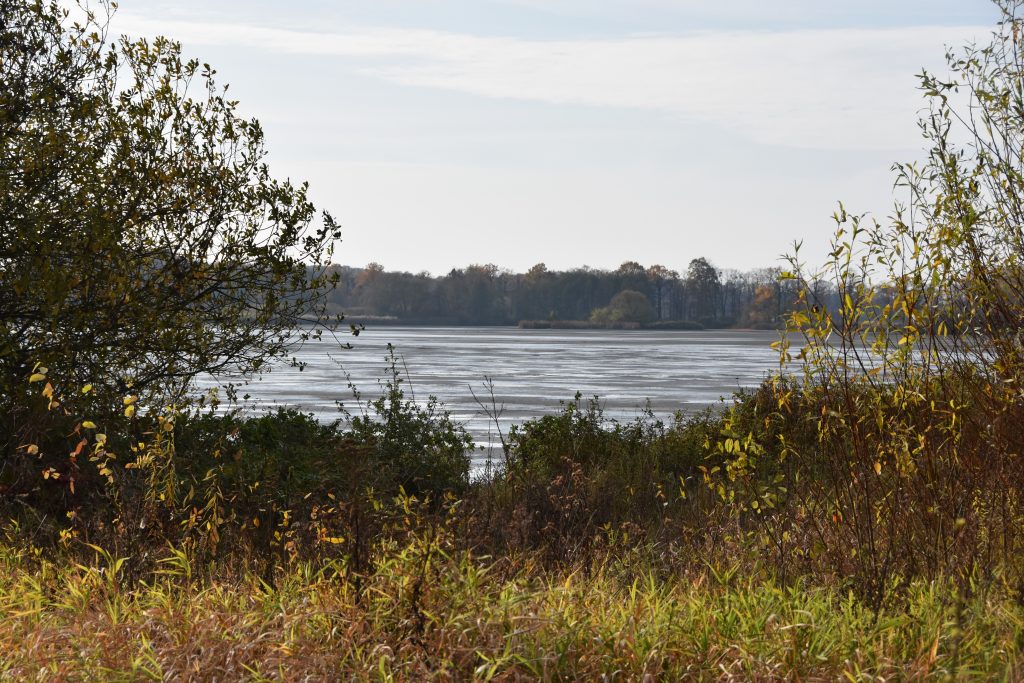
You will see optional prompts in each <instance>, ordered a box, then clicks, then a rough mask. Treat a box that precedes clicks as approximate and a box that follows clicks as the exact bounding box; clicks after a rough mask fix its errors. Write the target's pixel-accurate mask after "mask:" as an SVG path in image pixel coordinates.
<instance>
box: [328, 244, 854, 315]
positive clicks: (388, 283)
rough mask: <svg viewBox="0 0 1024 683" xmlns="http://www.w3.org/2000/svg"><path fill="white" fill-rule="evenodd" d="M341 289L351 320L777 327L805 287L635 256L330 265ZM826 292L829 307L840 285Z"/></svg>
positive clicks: (775, 274) (771, 275)
mask: <svg viewBox="0 0 1024 683" xmlns="http://www.w3.org/2000/svg"><path fill="white" fill-rule="evenodd" d="M331 270H332V271H333V272H332V273H331V275H332V276H337V281H338V284H337V287H336V289H335V290H334V291H333V292H331V294H330V295H329V306H330V307H331V308H332V309H333V310H334V311H335V312H338V313H341V312H343V313H345V314H346V315H347V316H348V317H349V318H352V319H359V318H378V317H386V318H394V319H397V320H400V321H407V322H420V323H444V324H463V325H467V324H472V325H514V324H517V323H519V322H520V321H523V320H562V321H564V320H585V321H594V322H599V323H600V322H617V321H627V320H628V321H631V322H639V323H642V324H651V323H667V322H669V321H690V322H693V323H697V324H699V325H702V326H704V327H757V328H772V327H776V326H777V325H778V324H779V321H780V320H781V317H782V316H783V315H784V314H786V313H787V312H789V311H790V310H792V309H793V307H794V305H795V302H796V296H797V287H796V285H795V283H793V282H792V281H790V280H786V279H784V278H781V277H780V275H782V273H781V271H780V269H778V268H759V269H755V270H750V271H738V270H722V269H719V268H716V267H715V266H713V265H712V264H711V263H710V262H708V260H707V259H704V258H696V259H693V260H692V261H690V263H689V266H688V267H687V268H686V270H685V271H683V272H679V271H676V270H672V269H670V268H668V267H666V266H663V265H652V266H649V267H644V266H642V265H641V264H639V263H637V262H635V261H627V262H625V263H623V264H622V265H621V266H619V267H618V268H617V269H615V270H599V269H594V268H588V267H586V266H584V267H582V268H574V269H572V270H565V271H553V270H548V268H547V266H545V265H544V264H543V263H538V264H537V265H535V266H533V267H532V268H530V269H529V270H528V271H527V272H525V273H514V272H511V271H508V270H502V269H500V268H498V267H497V266H495V265H493V264H487V265H470V266H467V267H466V268H459V269H453V270H451V271H450V272H449V273H447V274H445V275H440V276H434V275H431V274H430V273H427V272H420V273H409V272H401V271H388V270H385V269H384V267H383V266H382V265H380V264H379V263H370V264H369V265H367V266H366V267H364V268H354V267H349V266H331ZM822 287H823V289H822V290H821V291H820V292H818V294H819V298H820V300H822V301H824V302H826V305H828V306H829V307H830V308H831V307H832V306H834V305H835V304H836V301H837V300H836V299H835V296H834V292H833V291H832V290H829V289H828V288H826V286H825V284H824V283H822Z"/></svg>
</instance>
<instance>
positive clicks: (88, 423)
mask: <svg viewBox="0 0 1024 683" xmlns="http://www.w3.org/2000/svg"><path fill="white" fill-rule="evenodd" d="M82 426H83V427H85V428H86V429H96V423H95V422H93V421H92V420H86V421H85V422H83V423H82Z"/></svg>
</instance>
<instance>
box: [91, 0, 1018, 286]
mask: <svg viewBox="0 0 1024 683" xmlns="http://www.w3.org/2000/svg"><path fill="white" fill-rule="evenodd" d="M997 19H998V12H997V10H996V7H995V5H994V4H992V3H991V2H990V1H989V0H857V1H856V2H834V1H832V0H772V1H771V2H768V1H766V0H757V1H755V0H729V1H728V2H723V1H722V0H341V1H335V2H328V1H327V0H309V1H306V2H303V1H302V0H293V1H292V2H287V3H283V2H279V1H274V2H272V1H270V0H248V1H246V2H241V1H238V0H228V1H221V2H209V1H208V0H207V1H203V2H200V1H199V0H174V1H173V2H167V1H164V0H121V2H120V3H119V9H118V11H117V14H116V15H115V17H114V19H113V21H112V25H111V28H112V30H113V31H114V32H115V33H127V34H129V35H132V36H137V37H141V36H147V37H152V36H155V35H158V34H162V35H166V36H169V37H171V38H174V39H176V40H179V41H181V43H182V45H183V48H184V51H185V53H186V54H187V55H189V56H194V57H197V58H199V59H200V60H201V61H204V62H208V63H210V64H211V65H212V66H213V67H214V68H215V69H217V72H218V74H217V78H218V80H219V82H221V83H229V84H230V90H229V93H230V94H231V96H232V97H233V98H235V99H238V100H239V101H240V105H239V109H240V112H241V113H242V114H243V115H245V116H247V117H256V118H258V119H259V120H260V121H261V123H262V125H263V128H264V131H265V134H266V141H267V148H268V152H269V154H268V157H267V160H268V162H269V164H270V166H271V170H272V172H273V174H274V175H275V176H277V177H281V178H284V177H288V178H291V179H292V180H295V181H301V180H307V181H309V183H310V195H311V197H312V198H313V200H314V201H315V202H316V203H317V205H318V206H320V207H322V208H324V209H327V210H328V211H330V212H331V213H332V215H334V217H335V218H336V219H337V220H338V221H339V222H340V223H341V225H342V227H343V241H342V243H341V244H340V245H339V246H338V249H337V252H336V255H335V261H336V262H338V263H343V264H347V265H354V266H362V265H365V264H366V263H369V262H371V261H375V262H378V263H381V264H383V265H384V267H385V268H387V269H388V270H407V271H412V272H419V271H423V270H426V271H429V272H432V273H434V274H443V273H446V272H448V271H449V270H450V269H452V268H455V267H465V266H466V265H469V264H474V263H481V264H482V263H494V264H496V265H498V266H499V267H502V268H508V269H511V270H515V271H525V270H527V269H528V268H530V267H531V266H532V265H534V264H536V263H538V262H544V263H546V265H547V266H548V268H549V269H553V270H555V269H558V270H561V269H568V268H576V267H580V266H584V265H586V266H589V267H592V268H615V267H617V266H618V265H619V264H620V263H622V262H624V261H627V260H632V261H638V262H640V263H641V264H643V265H645V266H647V265H652V264H662V265H665V266H667V267H669V268H673V269H676V270H680V271H683V270H685V268H686V266H687V264H688V263H689V262H690V260H691V259H694V258H697V257H705V258H707V259H708V260H710V261H711V262H712V263H714V264H715V265H717V266H718V267H720V268H739V269H749V268H755V267H764V266H775V265H779V263H780V262H779V257H780V256H781V255H782V254H783V253H786V252H788V251H790V250H791V248H792V245H793V243H794V242H796V241H801V242H802V243H803V247H802V250H801V254H802V256H803V257H804V260H806V261H807V262H808V263H810V264H812V265H813V264H815V263H818V262H820V261H821V260H822V259H823V258H824V254H825V253H826V251H827V245H828V241H829V237H830V235H831V233H832V229H833V222H832V219H831V216H832V214H833V212H834V211H835V210H836V208H837V203H838V202H839V201H842V202H843V203H844V205H845V206H846V207H847V208H848V209H849V210H851V211H852V212H855V213H862V212H869V213H872V214H873V215H875V216H876V217H877V218H879V219H880V220H884V219H885V218H886V217H887V216H889V215H890V214H891V212H892V206H893V201H894V198H895V199H898V198H899V197H898V196H896V197H894V194H893V187H892V186H893V180H894V176H893V173H892V171H891V166H892V164H893V163H895V162H901V161H912V160H914V159H918V158H921V157H922V156H923V154H924V141H923V140H922V138H921V136H920V132H919V131H918V128H917V124H916V122H917V117H918V115H919V113H920V112H921V110H922V108H923V107H924V106H925V105H926V103H925V101H924V99H923V98H922V95H921V93H920V92H919V91H918V90H917V78H916V75H917V74H919V73H920V72H921V70H922V68H927V69H929V70H932V71H936V72H939V73H944V71H945V70H944V65H945V62H944V58H943V57H944V54H945V51H946V48H947V47H950V46H952V47H955V46H961V45H964V44H966V43H970V42H972V41H977V42H979V43H985V42H987V39H988V37H989V35H990V34H991V32H992V30H993V29H994V28H995V24H996V21H997Z"/></svg>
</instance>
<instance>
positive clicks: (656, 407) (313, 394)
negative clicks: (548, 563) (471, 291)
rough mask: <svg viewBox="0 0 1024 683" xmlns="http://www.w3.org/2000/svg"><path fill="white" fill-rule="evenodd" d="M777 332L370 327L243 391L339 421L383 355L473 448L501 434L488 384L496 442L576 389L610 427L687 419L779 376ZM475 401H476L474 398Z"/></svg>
mask: <svg viewBox="0 0 1024 683" xmlns="http://www.w3.org/2000/svg"><path fill="white" fill-rule="evenodd" d="M778 338H779V337H778V333H777V332H773V331H747V330H714V331H703V332H682V331H647V330H629V331H619V330H520V329H518V328H511V327H476V328H473V327H469V328H466V327H450V328H447V327H446V328H442V327H384V326H381V327H375V328H371V329H367V330H365V331H364V332H363V333H362V334H360V336H358V337H350V336H347V335H346V336H344V337H343V338H342V341H345V342H350V343H351V344H352V346H353V348H352V349H349V350H344V349H340V348H339V346H338V343H337V342H335V341H333V340H332V341H329V342H328V341H319V342H310V343H308V344H307V345H306V346H305V347H304V348H303V349H302V350H301V351H300V352H299V354H298V358H299V359H300V360H302V361H304V362H306V363H307V367H306V368H305V369H304V370H303V371H302V372H299V371H298V370H297V369H295V368H291V367H280V368H276V369H274V370H273V372H271V373H268V374H267V375H264V376H263V378H262V379H260V380H258V381H256V382H253V383H251V384H250V385H249V386H247V387H245V388H244V389H243V390H241V391H239V394H245V393H247V394H249V395H251V396H252V398H253V400H254V404H255V406H256V407H257V408H269V407H274V406H294V407H297V408H299V409H301V410H303V411H306V412H312V413H314V414H316V415H317V417H318V418H320V419H322V420H333V419H337V418H338V417H339V412H338V402H341V403H343V404H344V405H345V406H346V407H347V408H349V409H350V410H352V411H353V412H354V411H355V410H356V405H355V404H354V402H353V396H352V391H351V389H349V388H348V383H349V381H350V380H351V382H352V383H353V384H355V386H356V387H357V388H358V389H359V391H360V392H361V393H362V395H363V398H364V399H367V398H373V397H375V396H379V395H380V386H379V381H380V379H381V378H382V377H383V376H384V375H385V371H386V368H387V363H386V361H385V357H386V355H387V345H388V344H389V343H391V344H393V345H394V347H395V351H396V353H397V355H398V356H399V358H400V362H401V366H400V367H402V369H403V370H406V369H407V371H408V380H409V381H408V384H406V385H405V387H406V395H407V396H410V395H411V396H414V397H415V399H416V400H417V401H418V402H421V403H423V402H425V401H426V399H427V397H428V396H430V395H434V396H436V397H437V398H438V399H439V400H440V401H441V402H443V403H444V404H445V405H446V407H447V408H448V410H450V411H451V413H452V416H453V417H454V418H455V419H456V420H458V421H460V422H463V423H464V424H465V425H466V427H467V429H468V430H469V431H470V432H471V433H472V434H473V437H474V439H475V440H476V442H477V443H478V444H481V445H488V444H494V443H496V442H498V438H497V431H496V429H497V428H498V426H497V425H496V424H495V421H494V420H493V419H491V418H490V417H488V415H487V412H486V411H485V410H484V409H483V408H482V407H481V406H480V404H479V403H478V402H477V398H479V399H481V400H483V401H485V403H487V404H488V406H489V405H490V394H489V393H488V391H487V389H486V388H485V386H484V381H485V377H489V378H490V379H491V380H492V381H493V387H494V398H495V401H496V403H497V405H498V407H499V409H500V410H501V415H500V417H499V420H498V424H499V425H500V429H501V430H502V432H505V433H507V430H508V427H509V426H510V425H512V424H514V423H520V422H523V421H524V420H527V419H529V418H532V417H538V416H541V415H545V414H550V413H551V412H553V411H557V410H558V409H559V402H560V401H571V400H572V399H573V397H574V396H575V394H576V392H577V391H579V392H580V393H581V394H582V395H583V397H584V398H586V399H589V398H591V397H593V396H597V397H599V399H600V402H601V405H602V406H603V407H604V409H605V413H606V414H607V415H609V416H611V417H614V418H616V419H623V420H628V419H631V418H634V417H636V416H637V415H638V414H639V413H640V411H641V410H642V409H643V408H644V406H645V405H646V404H648V402H649V405H650V407H651V409H652V410H653V411H654V412H655V414H657V415H659V416H664V417H670V416H671V415H672V414H673V413H674V412H675V411H677V410H683V411H694V410H699V409H701V408H703V407H705V406H708V405H711V404H715V403H717V402H718V400H719V398H720V397H723V396H725V397H728V396H730V395H731V394H732V393H733V392H734V391H736V390H737V389H740V388H743V387H751V386H756V385H757V384H759V383H760V382H761V380H762V379H763V378H764V377H765V375H766V374H767V373H768V372H770V371H772V370H773V369H777V368H778V354H777V353H776V352H775V351H773V350H772V349H771V348H770V346H769V345H770V344H771V343H772V342H773V341H775V340H777V339H778ZM474 393H475V394H476V397H477V398H474V396H473V394H474Z"/></svg>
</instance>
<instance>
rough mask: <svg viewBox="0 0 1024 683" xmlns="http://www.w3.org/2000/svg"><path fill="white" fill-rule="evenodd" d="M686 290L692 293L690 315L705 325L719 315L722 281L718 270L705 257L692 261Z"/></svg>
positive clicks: (688, 271) (688, 270)
mask: <svg viewBox="0 0 1024 683" xmlns="http://www.w3.org/2000/svg"><path fill="white" fill-rule="evenodd" d="M686 290H687V293H688V294H689V295H690V317H691V318H692V319H694V320H697V321H699V322H701V323H703V324H705V325H708V324H710V323H713V322H714V321H715V319H716V318H717V317H718V316H717V313H718V300H719V297H720V296H721V290H722V283H721V281H720V280H719V277H718V271H717V270H716V269H715V267H714V266H713V265H711V264H710V263H709V262H708V260H707V259H705V258H703V257H702V258H695V259H693V260H692V261H690V266H689V268H687V271H686Z"/></svg>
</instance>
